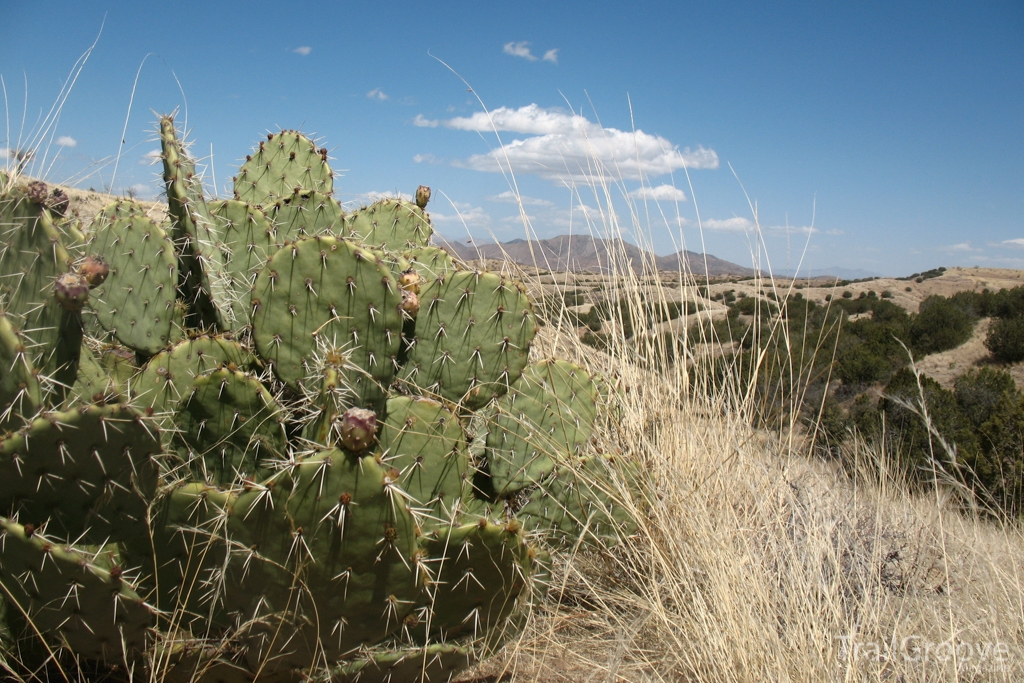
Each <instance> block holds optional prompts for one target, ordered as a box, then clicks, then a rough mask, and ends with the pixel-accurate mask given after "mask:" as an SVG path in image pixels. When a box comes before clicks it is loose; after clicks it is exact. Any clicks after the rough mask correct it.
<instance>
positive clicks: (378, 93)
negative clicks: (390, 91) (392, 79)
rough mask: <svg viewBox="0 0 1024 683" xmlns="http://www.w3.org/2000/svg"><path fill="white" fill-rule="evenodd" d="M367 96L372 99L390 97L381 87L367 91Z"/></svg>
mask: <svg viewBox="0 0 1024 683" xmlns="http://www.w3.org/2000/svg"><path fill="white" fill-rule="evenodd" d="M366 96H367V97H369V98H370V99H371V100H380V101H384V100H386V99H388V96H387V95H386V94H385V93H384V91H383V90H381V89H380V88H374V89H373V90H371V91H370V92H368V93H366Z"/></svg>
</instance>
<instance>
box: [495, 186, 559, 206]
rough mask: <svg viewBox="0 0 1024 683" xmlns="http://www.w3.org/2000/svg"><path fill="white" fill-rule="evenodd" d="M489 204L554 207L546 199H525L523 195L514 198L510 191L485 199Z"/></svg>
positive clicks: (552, 203) (514, 194) (513, 193)
mask: <svg viewBox="0 0 1024 683" xmlns="http://www.w3.org/2000/svg"><path fill="white" fill-rule="evenodd" d="M487 200H488V201H491V202H501V203H503V204H518V203H519V202H522V203H523V206H554V202H549V201H548V200H547V199H539V198H537V197H526V196H523V195H519V196H518V197H517V196H516V193H515V192H513V191H512V190H505V191H504V192H502V193H501V194H496V195H493V196H491V197H488V198H487Z"/></svg>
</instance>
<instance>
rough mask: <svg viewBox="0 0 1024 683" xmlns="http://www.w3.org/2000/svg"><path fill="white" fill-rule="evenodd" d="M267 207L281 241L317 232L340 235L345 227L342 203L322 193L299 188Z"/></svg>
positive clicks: (288, 240) (315, 234)
mask: <svg viewBox="0 0 1024 683" xmlns="http://www.w3.org/2000/svg"><path fill="white" fill-rule="evenodd" d="M265 208H266V209H267V213H268V215H269V216H270V219H271V220H272V221H273V223H274V229H275V230H277V235H278V240H279V241H281V242H292V241H295V240H297V239H302V238H304V237H316V236H317V235H326V236H332V237H337V236H340V234H341V233H342V232H343V231H344V228H345V212H344V211H342V210H341V205H340V204H338V202H337V201H336V200H335V199H334V198H333V197H329V196H328V195H325V194H322V193H320V192H314V191H312V190H297V191H296V192H294V193H292V194H290V195H289V196H287V197H283V198H281V199H279V200H277V202H276V203H274V204H273V205H272V206H270V207H265Z"/></svg>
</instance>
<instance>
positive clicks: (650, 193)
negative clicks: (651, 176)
mask: <svg viewBox="0 0 1024 683" xmlns="http://www.w3.org/2000/svg"><path fill="white" fill-rule="evenodd" d="M629 197H630V199H652V200H654V201H664V202H685V201H686V193H685V192H683V191H682V190H680V189H679V188H678V187H676V186H675V185H658V186H657V187H647V186H644V187H640V188H637V189H635V190H633V191H632V192H630V193H629Z"/></svg>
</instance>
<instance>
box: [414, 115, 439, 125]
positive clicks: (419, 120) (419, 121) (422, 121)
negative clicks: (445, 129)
mask: <svg viewBox="0 0 1024 683" xmlns="http://www.w3.org/2000/svg"><path fill="white" fill-rule="evenodd" d="M439 123H441V122H440V121H437V120H431V119H428V118H427V117H425V116H424V115H423V114H416V118H414V119H413V120H412V125H414V126H419V127H420V128H437V126H438V124H439Z"/></svg>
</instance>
